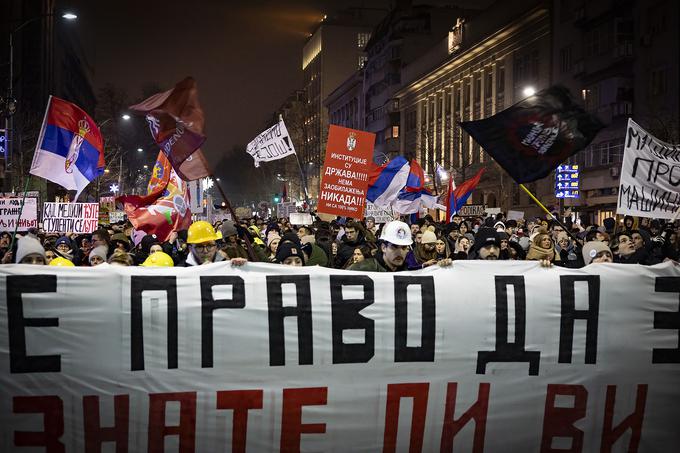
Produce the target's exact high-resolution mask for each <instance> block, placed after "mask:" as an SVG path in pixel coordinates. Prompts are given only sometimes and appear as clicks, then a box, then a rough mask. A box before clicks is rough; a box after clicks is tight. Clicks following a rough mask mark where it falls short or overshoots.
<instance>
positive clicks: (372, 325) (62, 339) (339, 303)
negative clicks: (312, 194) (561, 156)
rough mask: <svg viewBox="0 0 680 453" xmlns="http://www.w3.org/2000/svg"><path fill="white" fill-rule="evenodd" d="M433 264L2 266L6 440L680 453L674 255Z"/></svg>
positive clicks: (98, 446)
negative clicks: (645, 261)
mask: <svg viewBox="0 0 680 453" xmlns="http://www.w3.org/2000/svg"><path fill="white" fill-rule="evenodd" d="M434 267H435V266H433V267H431V268H428V269H426V270H423V271H419V272H404V273H397V274H393V273H359V272H349V271H335V270H332V269H326V268H318V267H314V268H294V267H287V266H277V265H269V264H246V265H245V266H244V267H240V268H232V267H231V266H230V265H229V264H228V263H227V264H224V263H221V264H213V265H207V266H201V267H199V268H171V269H154V268H121V267H111V266H109V265H106V264H104V265H101V266H97V267H95V268H86V269H83V268H52V267H37V266H25V265H4V266H0V297H1V298H2V300H1V301H0V389H1V391H0V442H1V444H0V451H3V452H15V451H66V452H83V451H85V452H89V451H97V452H99V451H130V452H160V451H166V452H222V451H238V452H243V451H249V452H278V451H282V452H293V451H308V452H339V453H346V452H381V451H383V452H406V451H409V452H434V451H437V452H439V451H443V452H451V451H456V452H458V451H461V452H463V451H464V452H475V453H481V452H487V453H493V452H499V453H500V452H502V453H507V452H539V451H540V452H556V451H570V452H583V453H591V452H641V453H658V452H669V453H670V452H678V451H680V430H678V419H679V418H680V392H678V383H679V382H680V363H679V362H680V349H679V348H678V346H679V329H680V313H679V311H678V309H679V302H678V300H679V296H680V271H679V270H678V268H677V267H675V266H674V265H672V264H670V263H665V264H663V265H658V266H654V267H642V266H637V265H616V264H599V265H598V264H596V265H591V266H588V267H586V268H585V269H583V270H571V269H563V268H553V269H545V268H541V267H539V266H538V264H536V263H535V262H517V263H510V262H506V263H487V262H456V263H454V265H453V267H451V268H448V269H442V268H436V269H434ZM29 446H33V447H36V448H34V449H24V448H23V447H29ZM46 446H47V448H46Z"/></svg>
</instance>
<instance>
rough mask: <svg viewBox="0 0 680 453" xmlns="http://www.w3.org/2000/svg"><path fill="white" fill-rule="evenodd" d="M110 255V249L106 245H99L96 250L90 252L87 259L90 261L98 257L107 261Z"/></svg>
mask: <svg viewBox="0 0 680 453" xmlns="http://www.w3.org/2000/svg"><path fill="white" fill-rule="evenodd" d="M108 253H109V249H108V247H106V246H105V245H98V246H96V247H95V248H93V249H92V251H91V252H90V255H89V256H88V257H87V258H88V261H89V260H91V259H92V257H93V256H98V257H100V258H101V259H103V260H104V261H106V255H107V254H108Z"/></svg>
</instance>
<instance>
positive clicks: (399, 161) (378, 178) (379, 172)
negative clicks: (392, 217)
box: [366, 156, 410, 208]
mask: <svg viewBox="0 0 680 453" xmlns="http://www.w3.org/2000/svg"><path fill="white" fill-rule="evenodd" d="M409 170H410V167H409V163H408V160H406V158H405V157H404V156H397V157H395V158H394V159H392V160H391V161H389V162H388V163H386V164H385V165H381V166H378V165H376V164H374V163H372V162H371V169H370V173H369V182H368V191H367V192H366V199H367V200H368V201H370V202H371V203H373V204H374V205H376V206H377V207H379V208H386V207H389V206H391V205H392V203H393V202H394V201H395V200H396V199H397V196H398V195H399V192H400V191H401V189H403V188H404V186H405V185H406V180H407V179H408V176H409Z"/></svg>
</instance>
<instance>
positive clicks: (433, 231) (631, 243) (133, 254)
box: [0, 213, 680, 271]
mask: <svg viewBox="0 0 680 453" xmlns="http://www.w3.org/2000/svg"><path fill="white" fill-rule="evenodd" d="M678 233H680V225H676V224H675V223H668V222H664V221H662V220H656V219H655V220H651V219H647V218H633V217H630V216H626V217H625V218H622V219H620V220H619V221H617V220H616V219H614V218H606V219H604V221H603V222H602V225H596V224H590V225H589V224H587V222H586V221H585V220H583V221H581V220H579V221H572V219H571V218H569V217H567V218H566V219H563V220H562V221H557V220H556V219H555V218H554V217H552V216H548V218H545V217H536V218H529V219H526V220H525V219H507V218H505V216H504V215H503V214H502V213H501V214H498V215H495V216H483V217H473V218H463V217H460V216H454V217H453V218H452V221H451V222H439V221H435V220H434V219H433V218H432V217H431V216H426V217H424V218H422V219H419V220H417V221H415V222H411V223H410V224H409V223H408V222H405V221H402V220H393V221H390V222H387V223H384V224H376V222H375V219H374V218H372V217H367V218H364V219H362V220H361V221H358V220H353V219H345V218H337V219H336V220H333V221H330V222H328V221H322V220H319V219H317V220H316V221H315V222H314V223H313V224H312V225H292V224H291V223H290V222H289V221H288V220H287V219H261V218H251V219H242V220H240V221H239V222H237V223H234V222H232V221H222V222H217V223H215V224H211V223H209V222H207V221H196V222H194V223H192V224H191V226H190V227H189V228H188V230H182V231H177V232H173V233H172V234H171V235H170V237H168V238H163V239H164V240H161V239H160V238H158V237H157V236H155V235H153V234H147V235H144V236H143V237H141V240H140V239H139V236H137V235H135V234H134V229H133V226H132V225H131V224H130V223H129V222H118V223H116V224H113V225H100V228H99V229H97V230H96V231H94V232H93V233H92V234H78V235H75V234H45V233H42V232H40V231H38V230H35V229H33V230H29V231H28V232H26V233H23V234H20V235H17V237H16V239H15V240H14V241H13V240H12V234H11V233H10V232H1V233H0V253H1V256H2V263H4V264H7V263H21V264H37V265H52V266H90V267H94V266H98V265H100V264H103V263H108V264H110V265H115V266H145V267H171V266H197V265H201V264H206V263H214V262H219V261H225V260H230V261H231V262H232V263H236V264H243V263H245V262H268V263H278V264H282V265H288V266H315V265H319V266H324V267H329V268H336V269H349V270H360V271H400V270H416V269H422V268H425V267H428V266H432V265H435V264H439V265H443V263H446V264H449V263H451V262H453V261H456V260H529V261H540V262H541V263H542V264H544V265H557V266H563V267H569V268H579V267H583V266H586V265H590V264H593V263H611V262H616V263H627V264H644V265H653V264H658V263H660V262H662V261H665V260H674V261H676V260H677V259H678V256H679V255H680V248H679V247H678V245H679V243H678ZM133 238H136V239H137V240H136V241H135V240H133Z"/></svg>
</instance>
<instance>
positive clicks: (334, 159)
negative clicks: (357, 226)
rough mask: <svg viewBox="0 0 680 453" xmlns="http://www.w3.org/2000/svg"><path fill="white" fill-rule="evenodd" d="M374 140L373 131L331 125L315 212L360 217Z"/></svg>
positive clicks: (364, 202) (364, 204) (362, 211)
mask: <svg viewBox="0 0 680 453" xmlns="http://www.w3.org/2000/svg"><path fill="white" fill-rule="evenodd" d="M374 143H375V134H371V133H370V132H364V131H357V130H354V129H347V128H345V127H340V126H333V125H331V127H330V129H329V131H328V145H327V146H326V159H325V161H324V169H323V176H322V178H321V191H320V195H319V204H318V207H317V211H318V212H322V213H326V214H332V215H339V216H344V217H353V218H355V219H361V218H362V217H363V216H364V208H365V207H366V191H367V190H368V164H369V162H371V160H372V159H373V145H374Z"/></svg>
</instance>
